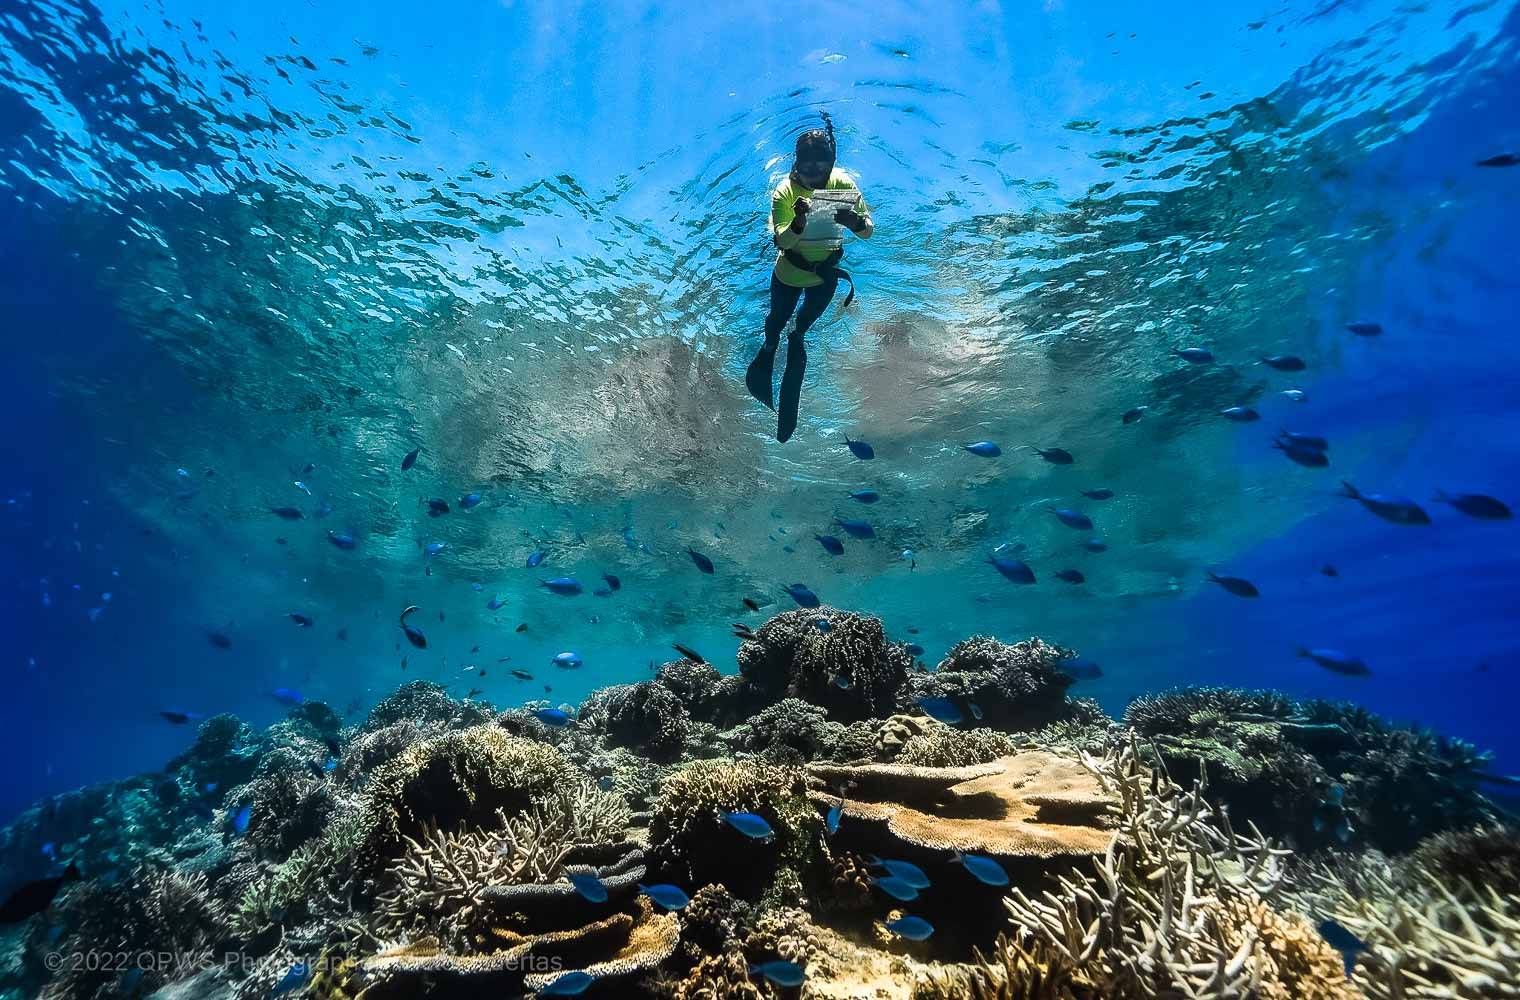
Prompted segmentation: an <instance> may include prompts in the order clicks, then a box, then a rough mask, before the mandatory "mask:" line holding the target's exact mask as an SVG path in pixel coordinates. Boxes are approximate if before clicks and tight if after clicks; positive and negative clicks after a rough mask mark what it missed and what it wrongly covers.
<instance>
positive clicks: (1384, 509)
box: [1340, 480, 1430, 524]
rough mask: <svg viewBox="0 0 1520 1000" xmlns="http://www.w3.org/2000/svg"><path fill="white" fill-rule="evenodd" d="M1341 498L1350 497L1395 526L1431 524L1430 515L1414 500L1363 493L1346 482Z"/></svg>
mask: <svg viewBox="0 0 1520 1000" xmlns="http://www.w3.org/2000/svg"><path fill="white" fill-rule="evenodd" d="M1340 495H1341V496H1343V497H1348V498H1350V499H1352V500H1355V501H1357V502H1358V503H1360V504H1361V505H1362V506H1363V507H1366V508H1367V509H1368V510H1370V511H1372V513H1374V514H1376V515H1377V516H1378V517H1381V518H1382V519H1383V520H1385V521H1389V522H1392V523H1393V524H1429V523H1430V515H1429V514H1427V513H1425V511H1423V510H1422V509H1420V506H1419V505H1418V504H1416V503H1415V502H1414V501H1413V500H1410V499H1407V498H1405V497H1397V496H1390V495H1389V494H1386V493H1362V492H1361V491H1360V490H1358V489H1357V488H1356V487H1355V486H1352V485H1351V484H1350V483H1348V482H1346V481H1345V480H1342V481H1341V494H1340Z"/></svg>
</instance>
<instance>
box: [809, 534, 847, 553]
mask: <svg viewBox="0 0 1520 1000" xmlns="http://www.w3.org/2000/svg"><path fill="white" fill-rule="evenodd" d="M813 537H814V538H816V539H818V544H819V545H822V546H823V551H825V552H827V553H828V554H829V555H831V556H842V555H844V543H843V542H841V541H840V540H839V539H837V538H835V537H834V536H833V535H814V536H813Z"/></svg>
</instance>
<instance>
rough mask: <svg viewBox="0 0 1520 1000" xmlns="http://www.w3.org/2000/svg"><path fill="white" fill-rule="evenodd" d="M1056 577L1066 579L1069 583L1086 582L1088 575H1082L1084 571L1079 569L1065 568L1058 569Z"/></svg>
mask: <svg viewBox="0 0 1520 1000" xmlns="http://www.w3.org/2000/svg"><path fill="white" fill-rule="evenodd" d="M1056 579H1057V580H1064V581H1066V582H1067V583H1086V582H1087V577H1085V576H1083V575H1082V571H1081V570H1079V569H1063V570H1058V571H1057V572H1056Z"/></svg>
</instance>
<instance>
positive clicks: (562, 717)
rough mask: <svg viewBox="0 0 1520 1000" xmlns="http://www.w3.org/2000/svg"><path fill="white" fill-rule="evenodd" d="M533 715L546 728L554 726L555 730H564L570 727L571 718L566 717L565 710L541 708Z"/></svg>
mask: <svg viewBox="0 0 1520 1000" xmlns="http://www.w3.org/2000/svg"><path fill="white" fill-rule="evenodd" d="M533 715H534V717H535V718H537V719H538V721H539V722H542V723H543V724H544V725H546V726H553V727H554V728H555V729H563V728H564V727H565V726H568V725H570V716H568V715H566V714H565V711H564V710H563V709H559V708H541V709H539V710H538V711H536V712H534V713H533Z"/></svg>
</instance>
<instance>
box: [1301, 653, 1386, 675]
mask: <svg viewBox="0 0 1520 1000" xmlns="http://www.w3.org/2000/svg"><path fill="white" fill-rule="evenodd" d="M1298 655H1299V656H1303V657H1307V658H1308V659H1311V660H1313V661H1314V662H1315V663H1318V664H1319V665H1320V666H1322V667H1324V668H1325V669H1326V670H1329V671H1331V672H1332V673H1337V674H1345V675H1347V676H1348V677H1364V676H1366V675H1368V674H1371V673H1372V671H1371V670H1369V669H1368V668H1367V664H1365V663H1363V662H1362V661H1361V660H1360V659H1358V658H1357V657H1355V656H1352V655H1351V654H1350V653H1343V652H1341V651H1340V650H1339V649H1300V650H1299V651H1298Z"/></svg>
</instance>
